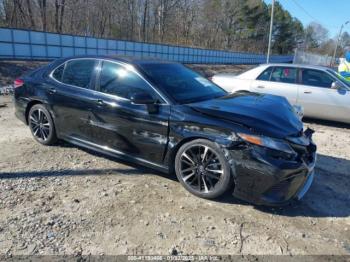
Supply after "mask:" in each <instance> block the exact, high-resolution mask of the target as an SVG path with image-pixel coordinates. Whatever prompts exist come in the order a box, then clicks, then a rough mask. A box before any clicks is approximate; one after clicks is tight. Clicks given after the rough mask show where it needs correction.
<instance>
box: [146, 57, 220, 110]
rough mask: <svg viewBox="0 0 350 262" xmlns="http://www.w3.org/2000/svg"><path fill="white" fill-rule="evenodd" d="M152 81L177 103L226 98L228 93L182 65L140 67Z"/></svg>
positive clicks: (159, 64) (164, 64) (153, 64)
mask: <svg viewBox="0 0 350 262" xmlns="http://www.w3.org/2000/svg"><path fill="white" fill-rule="evenodd" d="M140 66H141V68H142V69H143V71H144V72H145V74H146V75H147V76H148V77H149V78H150V80H151V81H152V82H153V83H154V84H155V85H156V86H158V87H159V88H161V89H162V90H163V91H164V92H165V93H167V94H168V95H169V96H170V97H172V98H173V99H174V100H175V101H176V102H177V103H180V104H186V103H193V102H198V101H203V100H209V99H213V98H218V97H222V96H225V95H226V94H227V92H226V91H224V90H223V89H221V88H220V87H218V86H217V85H215V84H214V83H212V82H211V81H209V80H208V79H206V78H204V77H203V76H201V75H199V74H197V73H195V72H194V71H192V70H190V69H189V68H187V67H185V66H183V65H181V64H175V63H174V64H171V63H169V64H167V63H148V64H146V63H145V64H141V65H140Z"/></svg>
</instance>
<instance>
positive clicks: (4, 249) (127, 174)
mask: <svg viewBox="0 0 350 262" xmlns="http://www.w3.org/2000/svg"><path fill="white" fill-rule="evenodd" d="M0 99H2V101H0V102H6V103H7V106H6V107H0V134H1V135H0V254H6V255H29V254H68V255H70V254H74V255H89V254H92V255H100V254H105V255H116V254H138V255H140V254H144V255H146V254H153V255H155V254H162V255H168V254H220V255H224V254H256V255H258V254H285V255H299V254H300V255H302V254H328V255H329V254H332V255H339V254H344V255H349V254H350V218H349V217H350V195H349V187H350V174H349V170H350V127H349V126H342V125H339V124H335V123H326V122H316V121H314V120H308V121H307V122H306V126H310V127H311V128H313V129H315V130H316V133H315V135H314V137H315V141H316V143H317V144H318V147H319V150H318V153H319V155H318V162H317V167H316V177H315V181H314V183H313V185H312V187H311V189H310V191H309V192H308V193H307V194H306V196H305V198H304V199H303V200H302V201H301V202H296V203H293V204H292V205H289V206H285V207H282V208H266V207H255V206H253V205H250V204H247V203H244V202H241V201H238V200H236V199H234V198H233V197H232V196H231V193H232V192H228V193H227V194H226V195H225V196H223V197H222V198H220V199H218V200H216V201H209V200H204V199H200V198H197V197H195V196H193V195H191V194H189V193H188V192H187V191H185V189H184V188H182V186H181V185H180V184H179V182H177V181H176V178H175V176H174V175H165V174H162V173H158V172H155V171H153V170H150V169H146V168H144V167H141V166H136V165H132V164H130V163H126V162H121V161H119V160H117V159H112V158H109V157H105V156H102V155H99V154H96V153H93V152H90V151H87V150H84V149H80V148H77V147H75V146H71V145H69V144H66V143H64V142H60V143H59V144H58V145H56V146H42V145H40V144H38V143H36V142H35V141H34V140H33V139H32V138H31V134H30V131H29V129H28V127H26V126H25V125H24V124H23V123H22V122H20V121H19V120H17V119H16V118H15V117H14V108H13V104H12V103H11V99H10V98H9V97H6V98H5V97H1V96H0Z"/></svg>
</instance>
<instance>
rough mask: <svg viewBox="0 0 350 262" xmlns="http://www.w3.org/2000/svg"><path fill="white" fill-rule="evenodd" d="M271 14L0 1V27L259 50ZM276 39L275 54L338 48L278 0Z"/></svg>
mask: <svg viewBox="0 0 350 262" xmlns="http://www.w3.org/2000/svg"><path fill="white" fill-rule="evenodd" d="M270 13H271V6H270V5H267V4H266V3H265V2H264V1H261V0H0V26H6V27H15V28H26V29H33V30H42V31H50V32H57V33H67V34H77V35H85V36H94V37H105V38H117V39H124V40H133V41H143V42H157V43H168V44H175V45H188V46H195V47H203V48H211V49H224V50H234V51H244V52H257V53H264V52H266V50H267V45H268V34H269V23H270ZM320 29H322V30H323V31H322V32H323V33H322V34H320ZM272 39H273V45H272V52H273V53H274V54H290V53H292V52H293V50H294V48H296V47H298V48H304V49H305V50H313V51H317V52H322V53H327V52H328V53H329V54H330V53H331V50H330V49H331V47H333V46H334V40H333V39H329V37H328V31H327V30H326V29H325V28H323V27H322V26H321V25H319V24H317V23H313V24H310V25H309V26H308V27H306V28H304V27H303V25H302V23H301V22H300V21H299V20H298V19H296V18H295V17H293V16H292V15H291V14H290V13H289V12H288V11H287V10H285V9H284V8H283V7H282V6H281V5H280V4H279V2H278V1H277V2H276V5H275V17H274V27H273V38H272ZM328 49H329V50H328ZM340 52H342V50H340Z"/></svg>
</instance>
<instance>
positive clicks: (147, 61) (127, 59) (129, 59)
mask: <svg viewBox="0 0 350 262" xmlns="http://www.w3.org/2000/svg"><path fill="white" fill-rule="evenodd" d="M79 58H92V59H108V60H114V61H119V62H124V63H129V64H134V65H142V64H152V63H153V64H174V63H175V62H171V61H165V60H161V59H158V58H154V57H144V58H140V57H133V56H122V55H79V56H70V57H65V58H63V59H62V60H64V61H67V60H71V59H79Z"/></svg>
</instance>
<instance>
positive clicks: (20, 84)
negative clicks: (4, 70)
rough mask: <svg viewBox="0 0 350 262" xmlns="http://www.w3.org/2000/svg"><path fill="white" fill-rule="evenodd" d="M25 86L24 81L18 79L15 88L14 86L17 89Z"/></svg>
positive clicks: (14, 83)
mask: <svg viewBox="0 0 350 262" xmlns="http://www.w3.org/2000/svg"><path fill="white" fill-rule="evenodd" d="M23 85H24V81H23V80H22V79H19V78H17V79H16V80H15V81H14V82H13V86H14V87H15V88H17V87H21V86H23Z"/></svg>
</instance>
